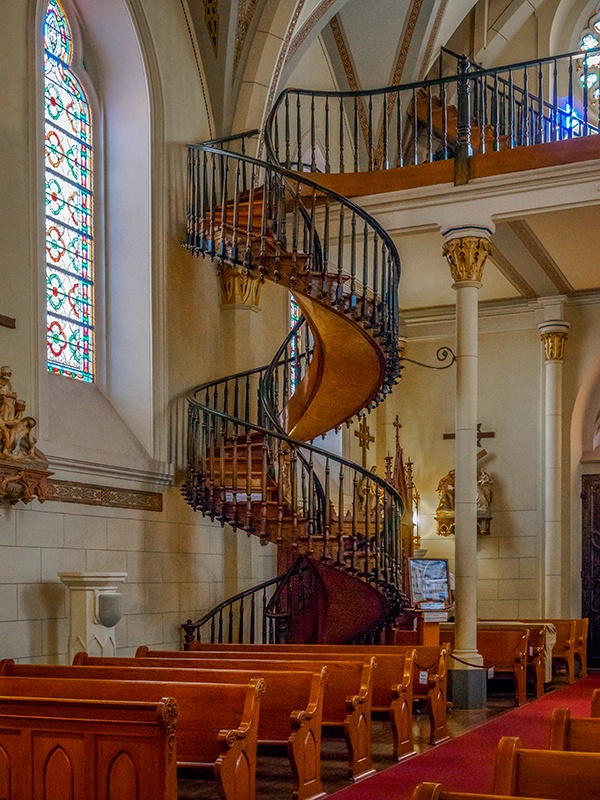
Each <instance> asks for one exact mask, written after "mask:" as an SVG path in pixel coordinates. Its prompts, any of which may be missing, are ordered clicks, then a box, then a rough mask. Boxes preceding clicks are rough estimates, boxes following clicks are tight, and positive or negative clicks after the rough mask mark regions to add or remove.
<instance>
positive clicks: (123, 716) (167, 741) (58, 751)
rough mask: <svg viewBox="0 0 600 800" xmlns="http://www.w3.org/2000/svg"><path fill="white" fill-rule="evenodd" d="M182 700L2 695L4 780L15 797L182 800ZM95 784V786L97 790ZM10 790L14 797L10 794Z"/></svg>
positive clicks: (0, 777) (0, 774)
mask: <svg viewBox="0 0 600 800" xmlns="http://www.w3.org/2000/svg"><path fill="white" fill-rule="evenodd" d="M176 725H177V703H176V701H175V700H174V699H173V698H169V697H163V698H161V699H159V700H158V701H157V702H113V701H107V700H73V699H65V698H39V697H36V698H33V697H28V696H23V697H21V696H18V695H16V696H1V695H0V750H1V751H2V758H1V759H0V786H2V787H5V789H6V790H7V791H8V788H7V787H10V797H11V798H18V799H19V800H39V798H42V797H58V796H66V795H64V785H63V782H64V780H65V779H67V778H68V782H69V789H70V791H71V792H72V795H71V796H74V797H77V798H85V797H92V796H93V797H104V798H107V800H111V798H115V799H116V798H124V797H126V798H128V800H177V753H176V741H175V729H176ZM91 787H95V788H94V789H92V788H91ZM5 796H7V797H8V796H9V795H8V794H7V795H5Z"/></svg>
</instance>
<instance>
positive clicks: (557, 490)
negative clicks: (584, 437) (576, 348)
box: [538, 320, 569, 617]
mask: <svg viewBox="0 0 600 800" xmlns="http://www.w3.org/2000/svg"><path fill="white" fill-rule="evenodd" d="M538 329H539V331H540V339H541V340H542V344H543V346H544V607H543V609H542V613H543V616H544V617H561V616H562V608H561V579H562V524H561V522H562V520H561V517H562V466H561V459H562V366H563V356H564V348H565V342H566V340H567V331H568V329H569V323H568V322H564V321H563V320H548V321H546V322H541V323H540V324H539V325H538Z"/></svg>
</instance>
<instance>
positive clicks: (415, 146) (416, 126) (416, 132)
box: [412, 88, 419, 164]
mask: <svg viewBox="0 0 600 800" xmlns="http://www.w3.org/2000/svg"><path fill="white" fill-rule="evenodd" d="M412 95H413V98H412V102H413V108H414V110H415V115H414V121H413V164H418V163H419V149H418V143H419V106H418V100H419V98H418V95H417V90H416V89H415V88H413V90H412Z"/></svg>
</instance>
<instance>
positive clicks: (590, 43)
mask: <svg viewBox="0 0 600 800" xmlns="http://www.w3.org/2000/svg"><path fill="white" fill-rule="evenodd" d="M594 47H598V39H596V37H595V36H593V35H592V34H591V33H586V34H585V36H583V37H582V39H581V49H582V50H591V49H592V48H594Z"/></svg>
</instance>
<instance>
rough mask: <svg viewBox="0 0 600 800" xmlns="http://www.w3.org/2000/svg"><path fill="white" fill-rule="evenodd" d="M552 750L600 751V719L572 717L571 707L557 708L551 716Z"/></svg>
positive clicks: (595, 717)
mask: <svg viewBox="0 0 600 800" xmlns="http://www.w3.org/2000/svg"><path fill="white" fill-rule="evenodd" d="M597 691H598V690H597V689H596V692H597ZM599 696H600V692H599ZM550 750H576V751H579V752H583V753H600V719H599V718H598V717H597V716H594V715H592V716H591V717H572V716H571V710H570V709H569V708H555V709H554V710H553V711H552V717H551V718H550Z"/></svg>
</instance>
